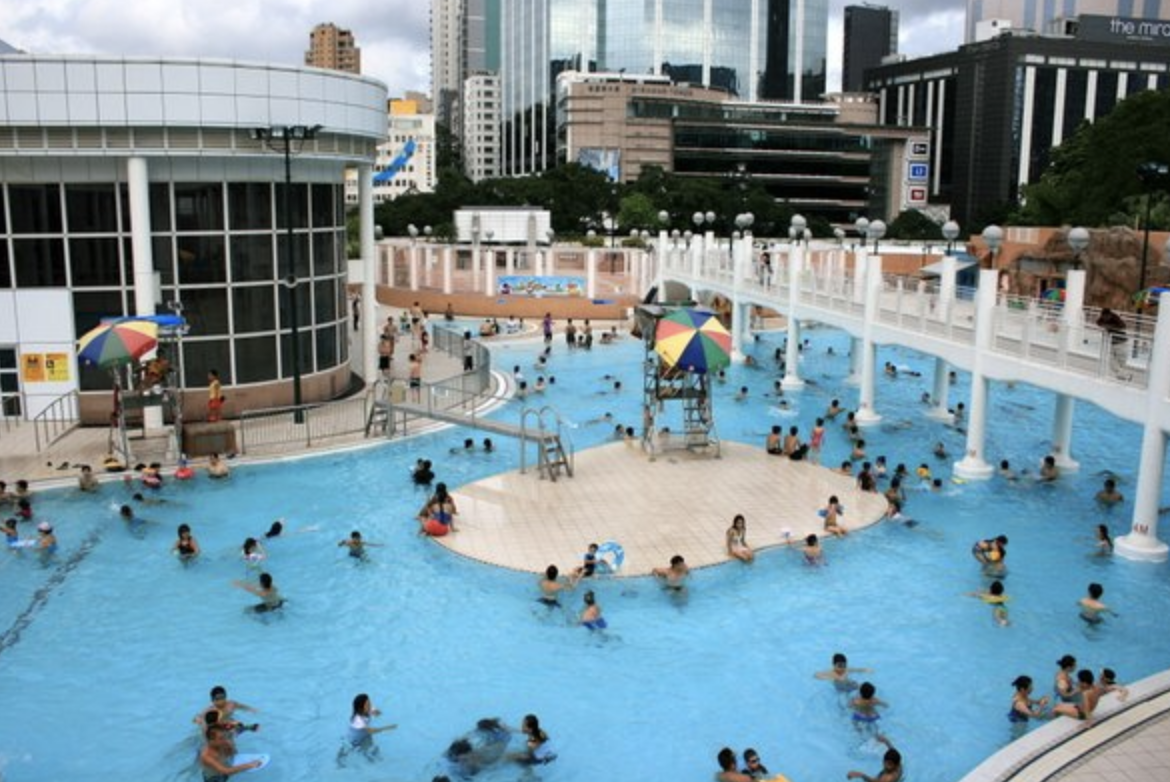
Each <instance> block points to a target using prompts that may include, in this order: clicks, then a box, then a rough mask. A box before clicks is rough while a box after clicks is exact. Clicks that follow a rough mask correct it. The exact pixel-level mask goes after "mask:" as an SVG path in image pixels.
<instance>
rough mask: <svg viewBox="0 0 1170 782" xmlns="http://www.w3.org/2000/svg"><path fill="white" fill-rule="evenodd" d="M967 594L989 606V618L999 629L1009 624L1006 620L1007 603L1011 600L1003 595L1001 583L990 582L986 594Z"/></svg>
mask: <svg viewBox="0 0 1170 782" xmlns="http://www.w3.org/2000/svg"><path fill="white" fill-rule="evenodd" d="M967 594H968V595H970V596H971V597H977V598H979V599H980V600H982V601H983V602H984V603H987V604H988V605H989V606H991V616H992V618H993V619H995V622H996V624H998V625H1000V626H1001V627H1006V626H1007V625H1008V624H1010V622H1009V620H1008V611H1007V601H1008V600H1010V599H1011V598H1009V597H1008V596H1007V595H1006V594H1004V591H1003V582H1002V581H992V582H991V586H989V587H988V588H987V591H986V592H968V593H967Z"/></svg>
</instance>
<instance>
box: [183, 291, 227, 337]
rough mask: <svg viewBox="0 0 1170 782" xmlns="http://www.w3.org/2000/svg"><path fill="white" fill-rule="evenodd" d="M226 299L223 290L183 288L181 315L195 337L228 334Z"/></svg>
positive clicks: (225, 293)
mask: <svg viewBox="0 0 1170 782" xmlns="http://www.w3.org/2000/svg"><path fill="white" fill-rule="evenodd" d="M227 307H228V298H227V290H225V289H224V288H183V315H184V316H185V317H186V318H187V323H188V324H190V326H191V334H192V335H193V336H196V337H203V336H212V335H217V334H228V333H230V332H229V330H228V310H227Z"/></svg>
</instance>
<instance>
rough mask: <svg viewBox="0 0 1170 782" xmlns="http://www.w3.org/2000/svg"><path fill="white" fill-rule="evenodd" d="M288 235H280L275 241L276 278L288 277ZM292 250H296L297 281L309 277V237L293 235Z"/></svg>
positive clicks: (299, 234) (306, 235) (301, 234)
mask: <svg viewBox="0 0 1170 782" xmlns="http://www.w3.org/2000/svg"><path fill="white" fill-rule="evenodd" d="M287 247H288V234H287V233H283V232H282V233H281V234H280V235H279V236H278V237H277V239H276V253H277V255H276V264H277V265H276V268H277V270H278V274H277V276H278V277H287V276H288V255H287V253H288V251H287V249H286V248H287ZM293 248H294V249H295V250H296V253H297V257H296V274H297V277H298V278H299V279H304V278H305V277H308V276H309V273H310V272H309V270H310V263H309V261H310V259H309V235H308V234H303V233H298V234H293Z"/></svg>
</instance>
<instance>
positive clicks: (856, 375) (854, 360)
mask: <svg viewBox="0 0 1170 782" xmlns="http://www.w3.org/2000/svg"><path fill="white" fill-rule="evenodd" d="M861 350H862V348H861V337H850V338H849V377H847V378H845V385H847V386H859V385H861Z"/></svg>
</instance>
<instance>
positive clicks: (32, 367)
mask: <svg viewBox="0 0 1170 782" xmlns="http://www.w3.org/2000/svg"><path fill="white" fill-rule="evenodd" d="M20 365H21V371H20V377H21V379H22V380H24V382H26V383H43V382H45V355H44V354H43V353H24V354H22V355H21V357H20Z"/></svg>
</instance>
